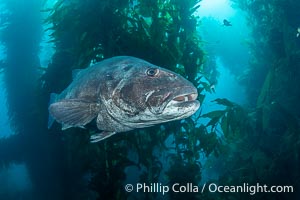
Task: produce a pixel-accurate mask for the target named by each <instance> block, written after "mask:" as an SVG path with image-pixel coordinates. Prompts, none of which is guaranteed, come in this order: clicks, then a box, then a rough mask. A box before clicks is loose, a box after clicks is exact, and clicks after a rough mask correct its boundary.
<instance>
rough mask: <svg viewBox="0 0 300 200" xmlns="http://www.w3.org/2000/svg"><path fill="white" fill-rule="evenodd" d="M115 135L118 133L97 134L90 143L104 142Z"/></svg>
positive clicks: (105, 132) (104, 132)
mask: <svg viewBox="0 0 300 200" xmlns="http://www.w3.org/2000/svg"><path fill="white" fill-rule="evenodd" d="M114 134H116V132H109V131H103V132H101V133H96V134H94V135H92V136H91V138H90V141H91V143H96V142H99V141H101V140H104V139H106V138H108V137H110V136H112V135H114Z"/></svg>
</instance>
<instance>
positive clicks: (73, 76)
mask: <svg viewBox="0 0 300 200" xmlns="http://www.w3.org/2000/svg"><path fill="white" fill-rule="evenodd" d="M81 71H82V69H73V71H72V79H73V80H74V79H75V78H76V77H77V76H78V75H79V74H80V72H81Z"/></svg>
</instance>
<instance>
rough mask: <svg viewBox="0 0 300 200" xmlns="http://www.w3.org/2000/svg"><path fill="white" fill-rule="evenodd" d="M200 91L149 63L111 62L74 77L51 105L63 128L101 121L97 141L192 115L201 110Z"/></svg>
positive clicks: (128, 59) (116, 59) (125, 58)
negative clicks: (198, 98) (94, 120)
mask: <svg viewBox="0 0 300 200" xmlns="http://www.w3.org/2000/svg"><path fill="white" fill-rule="evenodd" d="M197 95H198V94H197V89H196V88H195V87H194V86H193V85H192V83H190V82H189V81H187V80H186V79H184V78H183V77H182V76H180V75H178V74H176V73H174V72H171V71H169V70H167V69H163V68H161V67H158V66H155V65H153V64H150V63H148V62H146V61H144V60H141V59H138V58H134V57H129V56H119V57H113V58H110V59H106V60H104V61H102V62H99V63H97V64H95V65H93V66H90V67H88V68H86V69H84V70H80V71H79V72H78V73H77V74H76V75H74V77H73V82H72V83H71V84H70V85H69V86H68V87H67V88H66V89H65V90H64V91H63V92H62V93H61V94H60V95H58V96H57V97H56V99H55V102H53V103H51V104H50V106H49V112H50V115H51V116H52V117H53V118H54V119H55V120H56V121H57V122H59V123H61V124H62V126H63V129H66V128H70V127H83V126H84V125H86V124H87V123H89V122H91V121H92V120H93V119H95V118H96V121H97V127H98V129H99V130H103V132H102V133H100V134H98V135H96V136H92V140H94V142H96V141H100V140H102V139H105V138H107V137H109V136H111V135H113V134H114V133H117V132H125V131H130V130H133V129H136V128H143V127H149V126H153V125H155V124H160V123H163V122H167V121H172V120H178V119H183V118H186V117H189V116H190V115H192V114H193V113H195V112H196V111H197V109H198V108H199V106H200V103H199V101H197V100H196V98H197Z"/></svg>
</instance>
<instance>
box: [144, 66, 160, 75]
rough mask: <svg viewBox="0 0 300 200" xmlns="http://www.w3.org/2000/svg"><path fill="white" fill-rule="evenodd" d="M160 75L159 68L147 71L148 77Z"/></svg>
mask: <svg viewBox="0 0 300 200" xmlns="http://www.w3.org/2000/svg"><path fill="white" fill-rule="evenodd" d="M158 73H159V69H157V68H149V69H147V71H146V74H147V76H156V75H157V74H158Z"/></svg>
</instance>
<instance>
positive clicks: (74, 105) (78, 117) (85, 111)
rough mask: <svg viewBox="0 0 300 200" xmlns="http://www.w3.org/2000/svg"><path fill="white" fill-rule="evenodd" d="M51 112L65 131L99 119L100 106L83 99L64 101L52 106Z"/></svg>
mask: <svg viewBox="0 0 300 200" xmlns="http://www.w3.org/2000/svg"><path fill="white" fill-rule="evenodd" d="M49 112H50V114H51V115H52V116H53V118H54V119H55V120H56V121H57V122H59V123H61V124H63V129H67V128H70V127H82V126H84V125H86V124H87V123H89V122H91V121H92V120H93V119H94V118H95V117H97V114H98V112H99V105H98V104H97V103H91V102H87V101H85V100H81V99H64V100H61V101H58V102H56V103H53V104H51V105H50V107H49Z"/></svg>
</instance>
